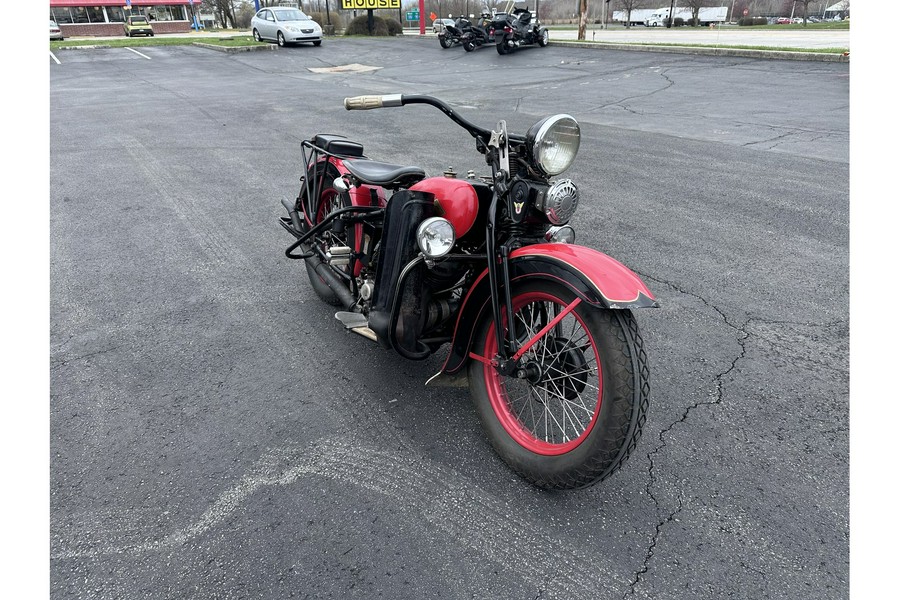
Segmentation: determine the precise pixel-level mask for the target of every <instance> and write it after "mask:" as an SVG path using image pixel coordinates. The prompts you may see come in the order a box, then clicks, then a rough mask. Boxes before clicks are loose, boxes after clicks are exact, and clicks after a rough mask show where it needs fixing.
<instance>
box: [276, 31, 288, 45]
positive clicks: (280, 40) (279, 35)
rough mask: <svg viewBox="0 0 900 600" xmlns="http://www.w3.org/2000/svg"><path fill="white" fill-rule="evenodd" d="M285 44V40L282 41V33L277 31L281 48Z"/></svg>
mask: <svg viewBox="0 0 900 600" xmlns="http://www.w3.org/2000/svg"><path fill="white" fill-rule="evenodd" d="M286 44H287V42H285V41H284V34H283V33H281V32H280V31H279V32H278V45H279V46H281V47H282V48H284V47H285V45H286Z"/></svg>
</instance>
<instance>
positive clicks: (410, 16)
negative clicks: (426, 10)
mask: <svg viewBox="0 0 900 600" xmlns="http://www.w3.org/2000/svg"><path fill="white" fill-rule="evenodd" d="M406 20H407V21H418V20H419V11H417V10H416V11H412V12H408V13H406Z"/></svg>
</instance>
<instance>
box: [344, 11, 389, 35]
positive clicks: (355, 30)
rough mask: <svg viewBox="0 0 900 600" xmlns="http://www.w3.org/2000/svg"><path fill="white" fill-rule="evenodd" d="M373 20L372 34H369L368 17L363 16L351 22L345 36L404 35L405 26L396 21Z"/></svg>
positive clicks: (379, 18) (380, 18)
mask: <svg viewBox="0 0 900 600" xmlns="http://www.w3.org/2000/svg"><path fill="white" fill-rule="evenodd" d="M372 20H373V21H374V23H373V30H372V33H371V34H370V33H369V17H368V15H361V16H359V17H356V18H355V19H353V20H352V21H350V24H349V25H347V29H346V30H345V31H344V35H399V34H401V33H403V26H402V25H400V23H399V22H398V21H397V20H396V19H384V18H382V17H372Z"/></svg>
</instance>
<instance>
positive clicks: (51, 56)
mask: <svg viewBox="0 0 900 600" xmlns="http://www.w3.org/2000/svg"><path fill="white" fill-rule="evenodd" d="M50 58H52V59H53V60H55V61H56V64H58V65H61V64H62V63H61V62H59V59H58V58H56V55H55V54H53V50H51V51H50Z"/></svg>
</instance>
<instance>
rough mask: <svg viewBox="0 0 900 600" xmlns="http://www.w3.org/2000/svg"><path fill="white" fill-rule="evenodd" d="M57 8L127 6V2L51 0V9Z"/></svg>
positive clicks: (110, 0)
mask: <svg viewBox="0 0 900 600" xmlns="http://www.w3.org/2000/svg"><path fill="white" fill-rule="evenodd" d="M55 6H56V7H62V6H125V0H50V8H53V7H55Z"/></svg>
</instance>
